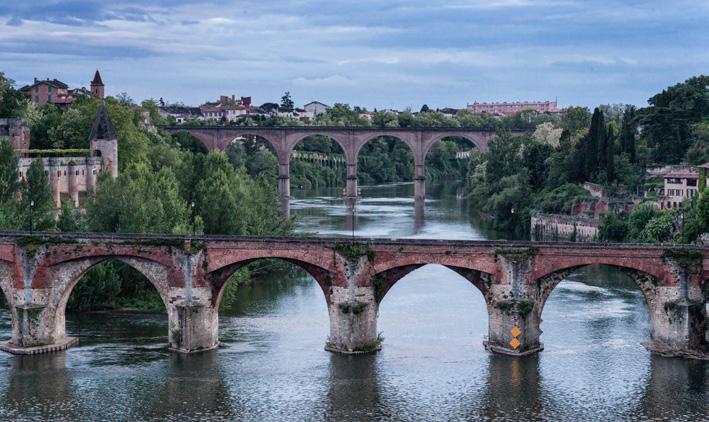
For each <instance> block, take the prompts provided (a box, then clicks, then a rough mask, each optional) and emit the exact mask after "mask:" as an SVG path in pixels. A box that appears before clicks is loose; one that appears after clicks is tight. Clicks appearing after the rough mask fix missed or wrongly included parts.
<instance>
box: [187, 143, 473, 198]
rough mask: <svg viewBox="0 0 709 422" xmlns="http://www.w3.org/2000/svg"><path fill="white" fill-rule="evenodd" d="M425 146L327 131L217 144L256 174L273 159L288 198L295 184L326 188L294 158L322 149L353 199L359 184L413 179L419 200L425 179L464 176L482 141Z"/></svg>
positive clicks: (334, 181)
mask: <svg viewBox="0 0 709 422" xmlns="http://www.w3.org/2000/svg"><path fill="white" fill-rule="evenodd" d="M195 142H199V141H197V140H195ZM419 144H420V145H418V144H416V143H415V142H413V141H411V140H409V139H407V138H405V137H399V136H395V135H379V136H373V137H370V138H367V139H366V140H363V141H361V142H351V143H345V142H342V141H341V140H340V139H339V138H338V137H336V136H332V135H331V134H327V133H325V132H324V133H323V134H308V135H305V136H301V137H298V138H293V139H292V140H288V141H287V142H285V144H284V143H283V142H282V141H278V140H273V139H270V137H268V136H265V135H264V136H261V135H256V134H242V135H239V136H233V135H230V136H229V137H228V138H225V139H224V140H223V141H220V142H219V143H218V146H216V148H217V149H219V150H221V151H223V152H225V153H226V154H227V155H228V156H229V157H231V158H233V161H234V162H239V165H242V166H245V167H246V168H247V170H249V172H250V173H253V174H262V172H263V171H264V168H263V161H264V160H266V161H270V164H268V166H269V170H268V171H271V172H274V173H276V175H277V176H278V178H279V179H281V180H280V182H279V190H280V192H281V194H282V196H290V189H291V188H293V189H297V188H309V187H320V186H313V185H314V183H313V180H312V179H313V178H314V177H310V175H308V174H307V173H308V170H307V169H304V168H302V167H303V166H302V165H301V161H302V160H298V159H295V160H294V159H293V157H294V155H295V154H294V153H295V152H301V153H305V154H300V155H301V156H307V154H308V153H312V152H318V153H324V154H325V156H324V158H323V159H322V160H320V161H322V163H323V166H322V167H327V171H324V170H323V172H324V173H327V174H324V175H320V178H323V179H324V181H325V183H327V184H328V185H329V187H336V186H337V187H345V188H346V189H347V190H346V193H347V195H346V196H348V197H356V196H357V186H358V185H371V184H381V183H391V182H412V181H413V182H416V184H417V185H420V186H417V194H416V197H417V198H419V197H420V198H423V197H424V196H425V191H424V188H423V186H424V181H425V179H442V178H455V179H463V178H464V177H465V174H466V173H467V160H468V158H470V157H471V151H474V150H480V149H481V147H480V142H479V141H477V140H475V139H471V138H467V137H465V136H458V135H455V136H440V137H438V138H435V139H433V140H431V141H427V142H419ZM259 149H260V150H263V151H267V152H268V153H270V155H272V157H271V158H269V157H263V156H259V154H261V153H260V152H258V150H259ZM247 154H250V156H251V157H256V158H252V159H251V161H250V162H249V161H248V160H244V159H243V158H240V157H243V156H245V155H247ZM321 158H322V157H321ZM315 161H317V160H315ZM315 161H313V162H315ZM333 163H342V164H341V165H340V164H338V165H334V164H333ZM311 173H312V171H311ZM330 173H332V174H330ZM333 185H334V186H333Z"/></svg>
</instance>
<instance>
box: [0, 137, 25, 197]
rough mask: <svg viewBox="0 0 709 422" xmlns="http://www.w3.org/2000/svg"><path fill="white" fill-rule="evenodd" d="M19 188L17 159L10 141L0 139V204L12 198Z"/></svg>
mask: <svg viewBox="0 0 709 422" xmlns="http://www.w3.org/2000/svg"><path fill="white" fill-rule="evenodd" d="M19 188H20V181H19V160H18V159H17V156H16V155H15V151H14V150H13V149H12V145H10V142H8V141H5V140H1V139H0V204H4V203H6V202H7V201H9V200H11V199H13V198H14V196H15V194H16V193H17V191H18V190H19Z"/></svg>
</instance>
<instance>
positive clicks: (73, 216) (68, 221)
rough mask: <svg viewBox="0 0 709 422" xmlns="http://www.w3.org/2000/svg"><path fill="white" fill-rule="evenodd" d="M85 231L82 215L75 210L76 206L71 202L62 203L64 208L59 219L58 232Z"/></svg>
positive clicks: (60, 211) (61, 209)
mask: <svg viewBox="0 0 709 422" xmlns="http://www.w3.org/2000/svg"><path fill="white" fill-rule="evenodd" d="M84 229H85V227H84V224H83V221H82V218H81V214H80V213H79V212H78V211H77V210H76V209H74V205H73V204H72V203H71V201H68V200H64V201H62V206H61V208H60V210H59V216H58V218H57V230H59V231H61V232H80V231H84Z"/></svg>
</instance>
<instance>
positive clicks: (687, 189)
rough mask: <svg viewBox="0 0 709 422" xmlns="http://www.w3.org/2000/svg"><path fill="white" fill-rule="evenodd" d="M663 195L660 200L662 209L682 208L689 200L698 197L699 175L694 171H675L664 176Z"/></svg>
mask: <svg viewBox="0 0 709 422" xmlns="http://www.w3.org/2000/svg"><path fill="white" fill-rule="evenodd" d="M664 179H665V184H664V192H663V195H662V196H661V197H660V198H659V202H660V208H662V209H665V208H680V207H681V206H682V202H684V200H685V199H687V198H693V197H695V196H697V192H698V185H699V173H698V172H696V171H694V170H686V171H674V172H670V173H667V174H665V175H664Z"/></svg>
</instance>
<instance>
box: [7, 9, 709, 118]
mask: <svg viewBox="0 0 709 422" xmlns="http://www.w3.org/2000/svg"><path fill="white" fill-rule="evenodd" d="M97 68H98V69H100V70H101V73H102V75H103V79H104V82H105V83H106V90H107V93H108V94H117V93H120V92H124V91H125V92H128V94H129V95H130V96H131V97H133V98H134V99H137V100H142V99H144V98H151V97H153V98H159V97H164V98H165V99H166V100H167V101H183V102H185V103H187V104H198V103H201V102H203V101H205V100H208V99H213V98H215V97H217V96H218V95H219V94H236V95H237V96H238V95H251V96H253V97H254V102H256V103H262V102H266V101H272V100H278V99H279V98H280V96H281V95H282V93H283V91H286V90H289V91H290V92H291V93H292V95H293V98H294V100H295V101H296V104H299V105H302V104H304V103H306V102H308V101H310V100H320V101H323V102H325V103H333V102H346V103H349V104H352V105H361V106H365V107H368V108H370V109H371V108H385V107H394V108H404V107H407V106H410V107H412V108H414V109H418V108H420V107H421V105H422V104H424V103H427V104H428V105H429V106H431V107H445V106H450V107H464V106H465V104H466V103H467V102H473V101H517V100H527V99H530V100H543V99H554V98H555V97H558V100H559V103H560V105H563V106H568V105H585V106H594V105H597V104H599V103H632V104H637V105H642V104H645V103H646V101H647V98H648V97H649V96H651V95H652V94H653V93H655V92H657V91H658V90H661V89H662V88H664V87H666V86H668V85H671V84H674V83H676V82H679V81H682V80H685V79H686V78H688V77H690V76H693V75H699V74H702V73H703V74H708V73H709V1H706V0H693V1H684V0H672V1H635V0H626V1H620V0H596V1H593V2H591V1H581V0H578V1H577V0H567V1H564V0H561V1H551V0H549V1H547V0H539V1H536V0H480V1H478V0H468V1H464V0H426V1H417V0H381V1H375V0H357V1H338V0H327V1H320V0H287V1H275V0H239V1H237V0H213V1H210V2H198V1H194V0H154V1H143V0H141V1H138V0H111V1H103V0H66V1H60V0H0V71H2V72H4V73H5V74H6V75H7V76H8V77H10V78H12V79H14V80H16V81H17V83H18V85H22V84H24V83H27V82H30V81H31V80H32V78H33V77H35V76H36V77H38V78H46V77H52V78H54V77H56V78H58V79H60V80H62V81H64V82H66V83H68V84H69V85H70V86H80V85H88V81H90V79H91V77H92V76H93V72H94V70H95V69H97Z"/></svg>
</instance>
